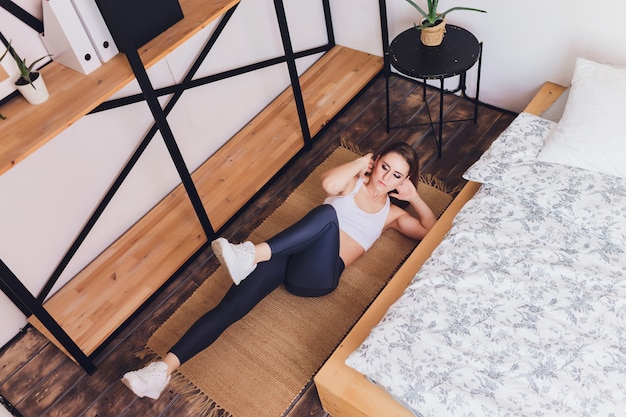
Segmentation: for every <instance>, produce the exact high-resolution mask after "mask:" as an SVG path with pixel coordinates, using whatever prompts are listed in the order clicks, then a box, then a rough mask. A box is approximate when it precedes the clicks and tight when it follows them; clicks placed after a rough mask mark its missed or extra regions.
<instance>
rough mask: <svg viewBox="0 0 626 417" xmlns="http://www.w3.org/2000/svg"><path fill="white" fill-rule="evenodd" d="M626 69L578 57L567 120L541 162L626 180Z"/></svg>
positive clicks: (547, 146)
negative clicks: (577, 168)
mask: <svg viewBox="0 0 626 417" xmlns="http://www.w3.org/2000/svg"><path fill="white" fill-rule="evenodd" d="M625 117H626V68H624V67H617V66H613V65H606V64H599V63H596V62H593V61H589V60H587V59H583V58H578V59H577V60H576V67H575V69H574V75H573V77H572V85H571V88H570V93H569V97H568V100H567V104H566V105H565V110H564V112H563V117H562V118H561V120H560V121H559V124H558V126H557V128H556V129H555V130H554V132H553V133H552V135H551V136H550V137H549V138H547V140H546V144H545V145H544V147H543V149H542V150H541V152H539V155H538V157H537V159H539V160H540V161H545V162H555V163H559V164H563V165H571V166H576V167H579V168H584V169H589V170H593V171H599V172H604V173H607V174H612V175H616V176H619V177H622V178H626V132H625V129H624V127H625V126H626V124H625V123H624V122H625V120H624V118H625Z"/></svg>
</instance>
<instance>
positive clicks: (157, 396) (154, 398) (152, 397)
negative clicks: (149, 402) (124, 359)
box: [122, 377, 169, 400]
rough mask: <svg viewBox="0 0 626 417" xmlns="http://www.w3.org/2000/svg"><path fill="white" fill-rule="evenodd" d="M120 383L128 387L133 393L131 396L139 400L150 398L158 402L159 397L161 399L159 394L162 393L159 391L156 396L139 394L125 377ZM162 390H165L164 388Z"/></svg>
mask: <svg viewBox="0 0 626 417" xmlns="http://www.w3.org/2000/svg"><path fill="white" fill-rule="evenodd" d="M168 382H169V381H168ZM122 383H123V384H124V385H126V386H127V387H128V389H129V390H131V391H132V392H133V394H135V395H136V396H137V397H139V398H144V397H148V398H151V399H153V400H158V399H159V397H161V393H162V392H163V391H161V392H159V393H158V394H155V393H154V392H141V391H139V390H138V389H136V388H135V387H133V383H132V381H131V380H130V379H127V378H126V377H124V378H122ZM164 390H165V388H164Z"/></svg>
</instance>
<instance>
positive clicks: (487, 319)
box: [346, 113, 626, 417]
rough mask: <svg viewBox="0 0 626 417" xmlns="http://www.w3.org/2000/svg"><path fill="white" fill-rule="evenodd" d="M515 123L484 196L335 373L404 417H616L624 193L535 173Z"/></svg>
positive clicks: (481, 177)
mask: <svg viewBox="0 0 626 417" xmlns="http://www.w3.org/2000/svg"><path fill="white" fill-rule="evenodd" d="M552 128H553V123H552V122H549V121H547V120H544V119H541V118H540V117H537V116H533V115H530V114H526V113H522V114H520V115H519V116H518V117H517V118H516V120H515V121H514V122H513V123H512V124H511V126H510V127H509V128H508V129H507V130H506V131H505V132H503V134H502V135H501V136H500V137H499V138H498V139H497V141H496V142H494V144H493V145H492V146H491V148H490V149H489V151H487V152H486V153H485V154H484V155H483V157H482V158H481V159H480V160H479V161H478V162H477V163H476V164H474V166H472V167H471V168H470V169H469V170H468V171H467V173H466V174H465V176H466V178H467V179H471V180H474V181H477V182H481V183H483V184H484V185H483V186H482V187H481V189H480V190H479V192H478V194H477V196H476V197H475V198H473V199H472V200H471V201H469V202H468V203H467V204H466V206H465V207H464V208H463V209H462V210H461V212H460V213H459V214H458V216H457V217H456V219H455V221H454V224H453V227H452V229H451V230H450V232H449V233H448V235H447V236H446V238H445V239H444V241H443V242H442V243H441V244H440V245H439V247H438V248H437V249H436V250H435V252H434V253H433V255H432V256H431V258H430V259H429V260H428V261H427V262H426V264H425V265H424V266H423V267H422V269H421V270H420V271H419V272H418V273H417V275H416V276H415V278H414V280H413V282H412V284H411V285H410V286H409V288H408V289H407V290H406V291H405V293H404V294H403V296H402V297H401V298H400V299H399V300H398V301H397V302H396V303H395V304H394V305H393V306H392V307H391V308H390V309H389V311H388V312H387V314H386V316H385V317H384V319H383V320H382V321H381V323H379V324H378V325H377V326H376V327H375V328H374V329H373V330H372V333H371V334H370V336H369V337H368V338H367V339H366V340H365V342H364V343H363V344H362V345H361V346H360V347H359V348H358V349H357V350H356V351H355V352H354V353H353V354H352V355H351V356H350V357H349V358H348V359H347V361H346V363H347V364H348V365H349V366H350V367H352V368H354V369H356V370H357V371H359V372H361V373H363V374H365V375H366V376H367V377H368V378H369V379H370V380H372V381H373V382H374V383H376V384H379V385H380V386H382V387H383V388H385V389H386V390H387V391H388V392H389V393H390V394H391V395H392V396H394V397H395V398H396V399H398V400H399V401H400V402H402V403H403V404H404V405H405V406H406V407H407V408H408V409H410V410H412V411H413V413H414V414H415V415H417V416H437V417H441V416H494V417H496V416H497V417H505V416H561V415H562V416H618V415H626V179H621V178H618V177H613V176H609V175H605V174H600V173H596V172H591V171H586V170H582V169H578V168H571V167H566V166H562V165H557V164H549V163H544V162H539V161H536V160H535V159H536V155H537V153H538V152H539V150H540V149H541V146H542V145H543V142H544V139H545V137H546V136H547V135H548V134H549V132H550V130H551V129H552Z"/></svg>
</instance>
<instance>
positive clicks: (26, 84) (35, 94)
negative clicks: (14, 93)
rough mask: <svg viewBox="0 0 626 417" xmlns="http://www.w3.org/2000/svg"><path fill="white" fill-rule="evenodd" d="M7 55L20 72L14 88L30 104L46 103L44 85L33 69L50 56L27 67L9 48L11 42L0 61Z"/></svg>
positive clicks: (39, 74) (24, 61)
mask: <svg viewBox="0 0 626 417" xmlns="http://www.w3.org/2000/svg"><path fill="white" fill-rule="evenodd" d="M7 54H10V55H11V57H12V58H13V60H14V61H15V63H16V64H17V68H18V69H19V71H20V76H19V78H18V79H17V80H16V81H15V86H16V87H17V89H18V90H19V92H20V93H22V95H23V96H24V98H25V99H26V100H28V102H29V103H30V104H40V103H43V102H44V101H46V100H47V99H48V97H49V95H48V89H47V88H46V84H45V83H44V81H43V77H42V75H41V73H40V72H39V71H34V70H33V69H34V68H35V65H36V64H37V63H38V62H40V61H41V60H43V59H45V58H47V57H49V56H50V55H45V56H42V57H41V58H39V59H37V60H35V61H34V62H32V63H31V64H30V65H28V64H27V63H26V60H25V59H23V58H21V57H20V56H19V55H18V54H17V52H16V51H15V49H14V48H13V46H11V42H9V45H8V46H7V49H6V51H4V53H3V54H2V56H1V57H0V61H2V60H3V59H4V57H5V56H6V55H7Z"/></svg>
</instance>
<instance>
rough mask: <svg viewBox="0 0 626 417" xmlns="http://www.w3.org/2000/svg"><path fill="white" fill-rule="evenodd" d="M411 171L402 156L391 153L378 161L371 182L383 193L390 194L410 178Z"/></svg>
mask: <svg viewBox="0 0 626 417" xmlns="http://www.w3.org/2000/svg"><path fill="white" fill-rule="evenodd" d="M409 169H410V167H409V164H408V162H406V160H405V159H404V158H403V157H402V156H400V155H399V154H397V153H395V152H390V153H388V154H385V155H382V156H380V157H379V158H377V159H376V161H375V163H374V168H373V169H372V175H371V178H370V181H371V182H372V183H373V185H374V186H376V187H377V188H379V189H381V191H383V190H384V191H385V192H390V191H393V190H395V189H396V188H397V187H398V185H400V184H401V183H402V181H404V180H405V179H407V178H408V175H409Z"/></svg>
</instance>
